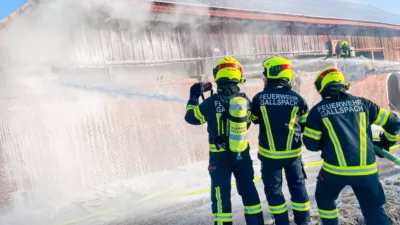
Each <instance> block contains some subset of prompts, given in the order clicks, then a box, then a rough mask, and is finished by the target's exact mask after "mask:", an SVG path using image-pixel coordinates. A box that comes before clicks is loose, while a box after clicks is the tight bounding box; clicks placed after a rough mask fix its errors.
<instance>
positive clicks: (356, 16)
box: [149, 0, 400, 25]
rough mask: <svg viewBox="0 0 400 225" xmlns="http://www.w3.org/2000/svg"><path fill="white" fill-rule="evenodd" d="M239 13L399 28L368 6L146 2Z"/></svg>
mask: <svg viewBox="0 0 400 225" xmlns="http://www.w3.org/2000/svg"><path fill="white" fill-rule="evenodd" d="M149 1H152V2H165V3H173V4H176V5H197V6H206V7H213V8H222V9H234V10H241V11H252V12H263V13H278V14H288V15H297V16H308V17H321V18H333V19H344V20H356V21H366V22H375V23H384V24H391V25H400V15H397V14H394V13H390V12H386V11H384V10H382V9H378V8H375V7H372V6H369V5H364V4H360V3H353V2H345V1H341V0H285V1H279V0H149Z"/></svg>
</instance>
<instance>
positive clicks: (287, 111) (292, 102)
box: [252, 57, 310, 225]
mask: <svg viewBox="0 0 400 225" xmlns="http://www.w3.org/2000/svg"><path fill="white" fill-rule="evenodd" d="M262 65H263V67H264V72H263V74H264V77H263V78H264V83H265V87H264V90H263V91H261V92H259V93H258V94H257V95H255V96H254V98H253V100H252V113H253V115H252V120H253V122H254V123H255V124H259V125H260V130H259V132H260V133H259V135H258V139H259V147H258V158H259V159H260V160H261V174H262V181H263V183H264V190H265V194H266V196H267V200H268V205H269V211H270V213H271V214H272V215H273V216H274V220H275V224H276V225H289V224H290V221H289V215H288V207H287V204H286V200H285V198H284V195H283V192H282V170H283V169H285V174H286V180H287V182H288V188H289V192H290V195H291V205H292V210H293V214H294V221H295V223H296V224H297V225H305V224H308V223H309V220H310V214H309V211H310V201H309V197H308V194H307V190H306V187H305V179H306V173H305V171H304V168H303V163H302V159H301V145H302V143H301V133H302V130H303V128H304V123H305V121H306V117H307V114H308V106H307V103H306V101H305V100H304V98H302V97H301V96H300V95H299V94H298V93H296V92H295V91H293V90H292V85H291V82H292V80H293V69H292V63H291V62H290V61H289V60H288V59H286V58H282V57H272V58H269V59H267V60H265V61H264V62H263V64H262Z"/></svg>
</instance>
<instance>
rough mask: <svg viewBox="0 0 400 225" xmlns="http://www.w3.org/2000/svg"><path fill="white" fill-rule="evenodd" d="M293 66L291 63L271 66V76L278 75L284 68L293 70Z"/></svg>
mask: <svg viewBox="0 0 400 225" xmlns="http://www.w3.org/2000/svg"><path fill="white" fill-rule="evenodd" d="M291 69H292V67H291V66H290V65H289V64H282V65H278V66H271V68H269V76H271V77H276V76H278V74H279V73H280V72H282V71H284V70H291Z"/></svg>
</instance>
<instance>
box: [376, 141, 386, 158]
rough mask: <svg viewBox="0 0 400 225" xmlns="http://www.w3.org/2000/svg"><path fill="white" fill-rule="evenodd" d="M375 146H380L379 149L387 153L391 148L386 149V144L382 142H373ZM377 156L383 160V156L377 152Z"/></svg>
mask: <svg viewBox="0 0 400 225" xmlns="http://www.w3.org/2000/svg"><path fill="white" fill-rule="evenodd" d="M373 143H374V145H376V146H378V147H379V148H381V149H383V150H385V151H389V148H387V147H385V146H384V144H382V142H381V141H373ZM375 154H376V156H378V157H379V158H383V155H381V154H379V153H377V152H375Z"/></svg>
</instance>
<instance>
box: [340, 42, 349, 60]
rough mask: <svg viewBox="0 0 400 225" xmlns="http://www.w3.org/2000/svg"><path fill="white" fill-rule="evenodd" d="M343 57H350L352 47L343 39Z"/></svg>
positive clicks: (341, 50)
mask: <svg viewBox="0 0 400 225" xmlns="http://www.w3.org/2000/svg"><path fill="white" fill-rule="evenodd" d="M339 56H340V57H341V58H350V56H351V54H350V47H349V43H348V42H347V41H342V42H341V43H340V55H339Z"/></svg>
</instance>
